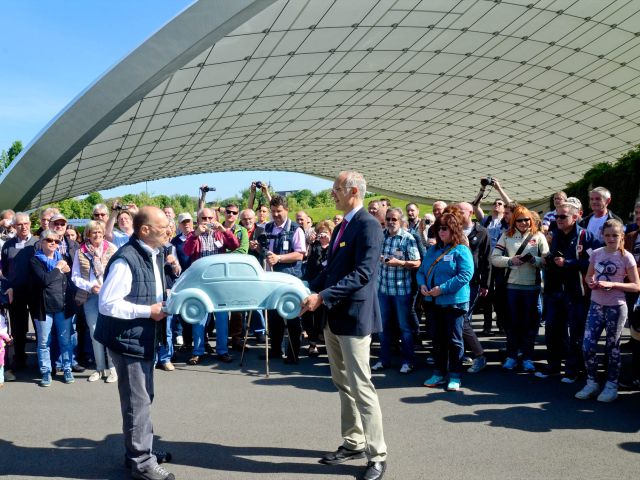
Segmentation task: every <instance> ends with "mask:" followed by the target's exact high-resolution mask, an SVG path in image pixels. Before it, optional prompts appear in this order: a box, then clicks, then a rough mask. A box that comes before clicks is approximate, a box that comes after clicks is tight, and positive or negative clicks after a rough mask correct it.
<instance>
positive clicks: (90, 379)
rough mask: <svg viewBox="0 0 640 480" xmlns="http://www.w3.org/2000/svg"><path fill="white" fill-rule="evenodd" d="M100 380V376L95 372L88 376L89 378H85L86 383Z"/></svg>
mask: <svg viewBox="0 0 640 480" xmlns="http://www.w3.org/2000/svg"><path fill="white" fill-rule="evenodd" d="M101 378H102V374H101V373H100V372H98V371H97V370H96V371H95V372H93V373H92V374H91V375H89V378H87V382H97V381H98V380H100V379H101Z"/></svg>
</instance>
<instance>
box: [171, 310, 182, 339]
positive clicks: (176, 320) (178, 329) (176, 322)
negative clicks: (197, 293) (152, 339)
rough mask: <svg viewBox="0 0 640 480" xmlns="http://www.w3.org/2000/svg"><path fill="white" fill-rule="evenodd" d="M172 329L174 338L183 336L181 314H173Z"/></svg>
mask: <svg viewBox="0 0 640 480" xmlns="http://www.w3.org/2000/svg"><path fill="white" fill-rule="evenodd" d="M171 330H172V333H173V335H174V338H175V337H181V336H182V318H181V317H180V315H172V316H171Z"/></svg>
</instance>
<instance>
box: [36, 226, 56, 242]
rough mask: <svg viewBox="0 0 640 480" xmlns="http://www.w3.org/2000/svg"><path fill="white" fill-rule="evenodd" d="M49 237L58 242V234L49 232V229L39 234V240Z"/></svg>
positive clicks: (52, 231)
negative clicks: (54, 238)
mask: <svg viewBox="0 0 640 480" xmlns="http://www.w3.org/2000/svg"><path fill="white" fill-rule="evenodd" d="M49 237H56V238H57V239H58V240H60V234H59V233H58V232H56V231H54V230H51V229H50V228H47V229H46V230H44V231H43V232H42V233H41V234H40V239H41V240H44V239H46V238H49Z"/></svg>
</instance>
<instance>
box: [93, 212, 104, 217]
mask: <svg viewBox="0 0 640 480" xmlns="http://www.w3.org/2000/svg"><path fill="white" fill-rule="evenodd" d="M93 216H94V217H106V216H107V214H106V213H94V214H93Z"/></svg>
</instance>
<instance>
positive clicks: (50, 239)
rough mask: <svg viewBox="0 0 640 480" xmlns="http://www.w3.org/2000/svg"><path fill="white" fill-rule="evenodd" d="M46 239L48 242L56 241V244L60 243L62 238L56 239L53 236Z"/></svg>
mask: <svg viewBox="0 0 640 480" xmlns="http://www.w3.org/2000/svg"><path fill="white" fill-rule="evenodd" d="M45 241H46V242H47V243H56V244H58V243H60V240H55V239H53V238H45Z"/></svg>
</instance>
